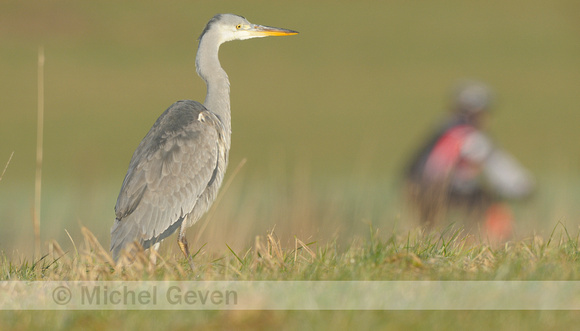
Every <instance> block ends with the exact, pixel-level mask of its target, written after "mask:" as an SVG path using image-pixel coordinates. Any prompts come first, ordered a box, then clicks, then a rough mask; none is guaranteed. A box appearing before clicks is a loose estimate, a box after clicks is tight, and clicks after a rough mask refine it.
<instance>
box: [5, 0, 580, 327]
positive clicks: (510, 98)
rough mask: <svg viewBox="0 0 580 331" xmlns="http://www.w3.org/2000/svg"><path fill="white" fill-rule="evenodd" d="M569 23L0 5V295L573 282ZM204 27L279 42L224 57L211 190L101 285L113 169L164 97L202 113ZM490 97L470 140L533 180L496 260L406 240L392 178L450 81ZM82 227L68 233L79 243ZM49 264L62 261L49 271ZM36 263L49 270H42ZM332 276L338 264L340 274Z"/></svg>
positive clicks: (431, 321) (445, 14)
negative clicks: (312, 283)
mask: <svg viewBox="0 0 580 331" xmlns="http://www.w3.org/2000/svg"><path fill="white" fill-rule="evenodd" d="M579 10H580V4H579V3H578V2H576V1H571V0H558V1H551V2H545V1H539V0H538V1H535V0H534V1H523V0H521V1H520V0H518V1H511V2H509V3H506V2H505V1H495V0H494V1H487V2H479V3H467V2H462V1H457V0H449V1H438V2H398V1H388V2H380V3H377V2H372V1H357V2H351V1H338V2H333V3H327V2H312V1H298V2H293V3H280V2H270V3H267V2H261V1H245V2H243V3H241V2H234V1H220V2H217V3H216V2H215V1H195V2H191V1H174V2H172V3H171V4H166V3H161V2H154V1H141V2H138V3H137V2H134V3H133V2H122V3H119V2H115V1H100V2H94V3H93V2H79V1H69V0H62V1H55V2H42V1H6V2H4V3H2V4H0V41H1V42H0V115H1V117H0V119H1V120H0V142H1V143H0V171H1V170H2V169H3V168H4V165H5V164H6V162H7V161H8V158H9V157H10V155H11V153H12V152H14V156H13V158H12V160H11V162H10V164H9V165H8V167H7V169H6V172H5V174H4V176H3V177H2V180H1V181H0V227H1V229H2V231H0V280H15V279H17V280H58V279H77V280H80V279H96V278H97V277H98V278H99V279H111V280H113V279H115V280H118V279H127V280H135V279H218V280H219V279H243V280H254V279H279V280H282V279H294V280H301V279H304V280H330V279H332V280H351V279H373V280H375V279H376V280H388V279H398V280H407V279H425V280H428V279H433V280H435V279H445V280H495V279H498V280H577V279H579V275H578V272H579V270H580V269H579V266H580V265H579V264H578V261H577V255H578V232H579V225H580V217H579V216H578V215H580V205H579V204H578V201H579V199H580V171H579V170H580V139H578V138H579V136H578V123H580V113H579V112H578V109H580V96H579V94H578V82H579V81H580V66H579V65H578V59H579V58H580V42H579V41H578V40H579V39H578V36H579V34H580V26H579V25H578V22H577V17H576V16H575V13H577V12H578V11H579ZM219 12H233V13H237V14H241V15H244V16H246V17H247V18H248V19H249V20H250V21H251V22H255V23H260V24H265V25H272V26H279V27H284V28H289V29H294V30H298V31H300V34H299V35H297V36H293V37H288V38H266V39H262V40H252V41H247V42H235V43H229V44H226V45H224V46H223V47H222V49H221V53H220V59H221V61H222V65H223V66H224V68H225V69H226V71H227V72H228V75H229V77H230V80H231V89H232V91H231V99H232V112H233V114H232V116H233V137H232V141H233V145H232V151H231V154H230V166H229V169H228V173H227V174H226V181H228V182H229V184H228V186H227V187H224V188H223V189H222V192H221V193H220V198H219V201H218V202H217V203H216V204H215V205H214V207H213V208H212V210H211V211H210V212H209V213H208V215H207V216H206V217H205V218H204V219H203V220H201V221H200V222H199V223H198V224H196V226H194V227H193V228H192V229H190V231H189V235H188V236H189V241H190V243H191V244H192V246H194V248H193V250H195V251H196V250H198V249H200V252H199V254H198V255H197V256H196V262H197V263H198V264H199V269H198V270H196V272H195V273H191V272H190V271H188V269H187V268H186V264H185V261H184V260H182V259H181V256H180V255H179V254H180V253H179V251H178V248H177V245H176V243H175V237H174V236H173V237H170V238H169V240H168V241H167V242H166V243H165V244H164V245H163V246H162V249H161V256H162V257H163V258H164V259H165V260H166V262H165V263H163V264H161V265H160V266H159V267H158V268H156V269H154V270H151V269H150V268H149V267H148V266H146V265H143V266H142V267H141V268H135V269H133V270H132V271H130V272H125V273H121V272H118V271H117V272H114V271H112V270H111V268H110V267H109V265H108V264H107V258H106V257H105V256H104V255H103V253H102V252H101V248H100V247H101V246H102V247H105V249H106V248H108V245H109V231H110V227H111V225H112V223H113V219H114V213H113V206H114V204H115V199H116V197H117V194H118V190H119V189H120V186H121V182H122V179H123V176H124V174H125V172H126V169H127V165H128V163H129V159H130V157H131V154H132V152H133V150H134V149H135V147H136V146H137V144H138V143H139V141H140V139H141V138H142V137H143V136H144V135H145V133H146V132H147V130H148V129H149V128H150V126H151V124H152V123H153V122H154V121H155V119H156V118H157V117H158V116H159V114H161V112H162V111H163V110H164V109H166V108H167V107H168V106H169V105H170V104H171V103H173V102H174V101H176V100H179V99H194V100H199V101H202V99H203V96H204V95H205V87H204V86H203V83H202V81H201V80H200V79H199V78H198V77H197V75H196V74H195V69H194V56H195V51H196V47H197V42H196V38H197V37H198V35H199V33H200V32H201V30H202V28H203V26H204V25H205V24H206V22H207V21H208V19H209V18H210V17H212V16H213V15H214V14H216V13H219ZM39 46H43V47H44V52H45V56H46V62H45V75H44V76H45V82H44V83H45V118H44V119H45V127H44V164H43V178H42V179H43V192H42V208H41V219H40V221H41V224H40V233H41V242H42V255H45V254H48V255H46V257H45V258H44V259H42V260H39V257H38V256H33V251H34V237H33V226H32V216H31V215H32V207H33V204H34V200H33V198H34V174H35V144H36V108H37V100H36V95H37V91H36V88H37V71H36V70H37V66H36V63H37V54H38V49H39ZM466 77H468V78H476V79H480V80H483V81H485V82H487V83H488V84H489V85H490V86H492V87H493V88H494V89H495V90H496V92H497V94H498V100H497V104H496V107H495V108H494V113H493V122H492V123H491V127H490V129H491V134H492V135H493V136H494V137H495V138H496V140H497V142H498V143H499V144H500V145H501V146H503V147H505V148H506V149H507V150H508V151H510V152H512V153H513V154H514V155H515V156H516V157H517V158H518V159H519V160H520V161H521V162H522V164H524V165H525V166H526V167H528V168H529V169H530V170H531V171H532V173H533V174H534V175H535V177H536V180H537V184H538V191H537V193H536V195H535V196H534V197H533V198H532V199H531V200H529V201H526V202H524V203H519V204H513V205H512V209H513V212H514V215H515V220H516V231H515V236H514V238H513V239H512V240H511V241H509V242H508V243H505V244H503V245H497V244H493V243H490V242H488V241H487V240H486V238H485V237H483V236H481V235H480V234H479V233H466V232H464V231H462V230H461V226H462V224H461V223H457V224H454V225H452V226H451V227H449V228H447V227H445V226H443V227H442V228H440V229H437V230H436V231H434V232H433V233H423V232H421V231H420V230H419V229H417V227H416V226H417V223H416V222H415V220H414V219H413V217H412V215H411V214H410V213H409V211H408V210H407V208H406V207H405V205H404V203H403V202H402V199H401V197H400V192H399V188H400V187H399V174H400V171H401V168H402V167H403V165H404V164H405V162H406V160H407V158H408V156H409V155H410V154H411V153H413V149H414V148H415V147H416V146H417V145H418V144H419V143H420V142H421V139H423V137H424V136H425V135H426V134H427V133H428V131H429V129H430V127H431V126H432V125H433V124H434V123H435V122H437V121H438V120H439V118H440V117H441V116H442V115H443V114H444V111H445V108H446V105H447V102H448V100H447V93H448V89H449V87H450V86H451V85H453V83H454V82H455V81H456V80H458V79H462V78H466ZM83 229H86V230H83ZM63 254H64V255H63ZM57 258H58V261H56V262H55V260H57ZM351 261H355V262H354V263H352V262H351ZM1 315H2V318H0V329H10V328H11V329H27V328H41V327H43V326H46V325H55V327H56V328H57V329H68V328H80V327H81V326H87V325H89V327H90V328H94V329H100V328H103V327H109V328H110V327H119V328H129V329H143V328H154V327H156V328H163V329H167V328H177V329H184V328H190V327H191V326H197V327H198V328H200V329H238V328H248V329H272V328H282V329H297V328H304V329H321V328H322V329H352V328H355V327H357V328H358V327H362V328H364V329H370V328H375V329H388V328H391V329H401V328H409V329H419V328H434V329H449V328H451V327H452V326H460V327H462V328H467V327H469V328H472V329H489V328H495V329H498V328H499V329H502V328H503V329H514V328H516V329H544V328H545V327H547V326H553V325H556V326H561V327H569V326H571V325H577V322H578V318H579V317H580V316H579V315H578V314H576V313H575V312H525V311H515V312H501V311H492V312H469V311H466V312H443V311H430V312H429V311H427V312H215V311H210V312H153V313H151V312H2V313H1Z"/></svg>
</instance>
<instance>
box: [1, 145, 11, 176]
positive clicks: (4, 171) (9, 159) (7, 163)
mask: <svg viewBox="0 0 580 331" xmlns="http://www.w3.org/2000/svg"><path fill="white" fill-rule="evenodd" d="M12 156H14V151H12V153H11V154H10V157H9V158H8V162H6V165H5V166H4V170H2V174H1V175H0V182H1V181H2V177H4V173H6V169H8V165H9V164H10V161H12Z"/></svg>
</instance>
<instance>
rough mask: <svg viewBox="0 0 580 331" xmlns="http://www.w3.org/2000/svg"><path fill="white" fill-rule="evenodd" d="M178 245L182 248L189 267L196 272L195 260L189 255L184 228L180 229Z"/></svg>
mask: <svg viewBox="0 0 580 331" xmlns="http://www.w3.org/2000/svg"><path fill="white" fill-rule="evenodd" d="M177 244H178V245H179V248H181V251H182V252H183V254H184V255H185V257H187V259H188V260H189V266H190V267H191V270H192V271H193V270H194V264H193V258H192V257H191V255H190V254H189V246H188V244H187V237H186V236H185V227H184V226H182V227H180V228H179V234H178V235H177Z"/></svg>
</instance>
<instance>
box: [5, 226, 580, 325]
mask: <svg viewBox="0 0 580 331" xmlns="http://www.w3.org/2000/svg"><path fill="white" fill-rule="evenodd" d="M369 230H370V232H369V234H368V235H367V236H366V237H365V238H359V239H355V240H353V241H352V242H351V244H350V245H347V246H345V247H341V246H340V245H338V244H336V243H329V244H326V245H322V246H321V245H319V244H317V243H309V244H305V243H303V242H302V241H300V240H299V239H296V242H295V245H294V247H283V246H281V244H280V242H279V240H277V238H276V236H275V234H274V233H271V234H269V235H267V236H264V237H258V238H256V241H255V244H254V246H253V247H250V248H248V249H247V250H244V251H240V252H235V251H233V250H231V251H230V252H229V253H226V254H223V255H215V254H207V252H204V251H203V249H202V250H201V253H200V254H198V255H197V256H196V257H195V262H196V263H197V266H198V267H197V268H196V270H195V271H194V272H191V270H190V269H189V267H188V264H187V261H186V260H185V259H184V258H183V257H182V256H181V255H174V256H165V257H164V259H163V261H162V262H160V263H159V264H158V265H157V266H156V267H152V266H151V265H149V262H148V256H147V255H143V256H139V257H138V259H137V260H136V261H135V262H134V263H133V265H131V266H130V267H125V268H117V269H115V268H114V267H112V265H111V261H110V257H108V256H107V252H106V251H104V250H103V249H102V247H101V246H100V244H99V243H98V241H97V240H96V238H95V237H94V236H93V235H92V234H91V233H90V232H89V231H88V230H86V229H85V230H84V235H85V238H84V242H83V243H80V244H79V245H78V251H76V252H66V253H65V252H63V251H62V250H61V249H60V248H59V246H58V244H56V243H52V244H51V247H50V249H49V251H50V253H49V254H47V255H46V256H44V257H43V258H41V259H39V260H37V261H34V262H28V261H18V262H15V261H11V260H10V259H9V258H7V257H6V256H2V257H1V261H2V263H1V264H2V268H1V269H0V280H27V281H33V280H100V281H102V280H132V281H134V280H386V279H388V280H578V279H580V263H579V257H580V253H579V250H578V234H574V235H573V234H570V233H569V232H568V230H567V229H566V228H565V227H564V226H562V225H558V226H557V227H556V228H554V231H553V232H552V234H551V236H550V237H548V238H541V237H539V236H535V237H530V238H527V239H523V240H519V241H515V242H507V243H504V244H501V245H497V244H496V245H490V244H486V243H484V242H481V241H478V240H475V239H474V238H473V237H471V236H464V235H462V232H461V231H460V230H456V229H454V228H453V227H451V226H450V227H448V228H446V229H444V230H443V231H442V232H440V233H437V232H434V233H423V232H421V231H410V232H408V233H405V234H391V235H389V236H387V237H386V239H383V238H381V237H383V236H381V235H380V234H379V233H378V231H377V230H376V229H373V228H370V229H369ZM0 316H2V317H3V318H2V319H0V327H1V328H2V329H13V328H15V329H29V328H40V327H41V326H42V325H43V324H46V323H50V325H52V326H54V327H55V328H56V329H79V328H83V329H84V328H86V327H87V325H89V328H90V329H95V330H97V329H99V328H101V327H111V326H114V327H121V328H123V329H126V328H128V329H134V330H137V329H142V328H157V327H159V328H177V329H180V328H191V327H196V328H200V329H212V330H215V329H231V328H234V329H271V328H281V329H283V330H292V329H296V328H306V329H309V330H316V329H338V330H347V329H351V328H353V327H358V328H364V329H370V328H381V329H399V328H412V329H415V328H417V329H441V330H443V329H448V328H450V327H469V328H473V329H476V330H477V329H488V328H494V329H503V330H512V329H526V330H542V329H544V328H545V327H546V326H548V325H549V326H550V327H558V328H568V327H572V326H573V325H575V323H577V319H578V317H579V315H578V314H577V313H576V312H566V311H541V312H533V311H455V312H451V311H450V312H444V311H414V312H411V311H409V312H404V311H390V312H389V311H385V312H378V311H356V312H354V311H352V312H349V311H334V312H331V311H326V312H325V311H321V312H309V311H303V312H297V311H286V312H282V311H269V312H268V311H261V312H260V311H247V312H243V311H202V312H190V311H188V312H180V311H174V312H172V313H171V314H169V313H166V312H162V311H153V312H147V313H145V312H138V311H127V312H123V313H120V312H116V311H106V312H105V311H102V312H100V311H93V312H83V311H78V312H73V311H66V312H57V311H55V312H26V311H16V312H12V313H8V312H1V313H0ZM40 321H42V322H40Z"/></svg>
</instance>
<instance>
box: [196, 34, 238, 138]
mask: <svg viewBox="0 0 580 331" xmlns="http://www.w3.org/2000/svg"><path fill="white" fill-rule="evenodd" d="M208 37H211V36H208V35H206V36H204V37H203V38H202V39H201V40H200V42H199V48H198V50H197V58H196V69H197V73H198V74H199V76H200V77H201V78H202V79H203V80H204V81H205V83H206V85H207V94H206V96H205V102H204V106H205V107H206V108H207V109H208V110H210V111H212V112H213V113H215V114H217V115H218V116H219V117H220V119H221V120H222V123H223V124H224V126H225V128H226V130H227V131H228V132H230V131H231V114H230V81H229V79H228V75H227V74H226V72H225V71H224V70H223V68H222V67H221V65H220V61H219V58H218V50H219V45H220V43H219V42H218V41H217V40H214V39H213V38H208Z"/></svg>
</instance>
